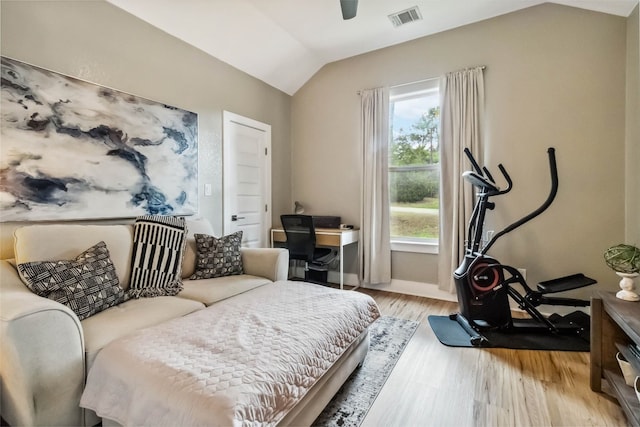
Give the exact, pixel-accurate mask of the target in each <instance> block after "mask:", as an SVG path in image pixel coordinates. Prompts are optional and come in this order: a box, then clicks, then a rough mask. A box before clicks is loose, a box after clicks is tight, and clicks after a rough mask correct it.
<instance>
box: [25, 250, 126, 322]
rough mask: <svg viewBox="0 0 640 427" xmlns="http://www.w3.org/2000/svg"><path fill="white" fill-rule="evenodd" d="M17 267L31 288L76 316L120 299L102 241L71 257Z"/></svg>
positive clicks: (109, 304)
mask: <svg viewBox="0 0 640 427" xmlns="http://www.w3.org/2000/svg"><path fill="white" fill-rule="evenodd" d="M18 269H19V270H20V274H21V275H22V277H23V278H24V279H25V281H26V285H27V287H28V288H29V289H31V291H33V292H34V293H35V294H37V295H40V296H42V297H46V298H49V299H52V300H54V301H57V302H59V303H61V304H64V305H66V306H67V307H69V308H70V309H71V310H73V312H74V313H76V314H77V315H78V318H79V319H80V320H82V319H86V318H87V317H89V316H91V315H93V314H96V313H99V312H101V311H102V310H105V309H107V308H109V307H111V306H114V305H117V304H120V303H121V302H122V301H123V300H124V291H123V290H122V288H121V287H120V284H119V282H118V276H117V275H116V269H115V267H114V266H113V262H111V258H110V257H109V250H108V249H107V245H106V244H105V243H104V242H99V243H98V244H96V245H95V246H93V247H91V248H89V249H87V250H86V251H84V252H83V253H81V254H80V255H78V256H77V257H76V259H74V260H61V261H36V262H26V263H23V264H18Z"/></svg>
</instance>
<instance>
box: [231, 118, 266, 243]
mask: <svg viewBox="0 0 640 427" xmlns="http://www.w3.org/2000/svg"><path fill="white" fill-rule="evenodd" d="M233 124H238V125H241V126H247V127H250V128H253V129H256V130H259V131H262V132H264V133H265V141H264V148H265V150H266V151H265V156H264V157H262V156H261V158H262V159H263V176H262V190H263V193H262V194H263V203H264V204H265V210H264V211H263V212H262V215H263V216H262V220H263V221H262V224H263V229H262V231H261V234H262V237H261V240H262V242H263V243H262V246H263V247H268V246H269V242H270V239H269V232H270V230H271V226H272V222H271V204H272V202H271V125H269V124H266V123H262V122H259V121H257V120H254V119H250V118H248V117H244V116H241V115H239V114H236V113H232V112H230V111H227V110H223V111H222V227H223V230H224V234H225V235H227V234H229V233H230V232H231V220H230V218H231V215H232V214H233V212H230V206H231V189H230V188H231V181H232V180H233V179H232V177H230V176H229V174H230V173H231V170H230V169H231V168H230V167H229V166H228V165H229V163H230V161H231V150H232V147H231V145H230V144H231V141H230V140H229V138H228V137H227V136H228V135H229V134H230V132H231V126H232V125H233Z"/></svg>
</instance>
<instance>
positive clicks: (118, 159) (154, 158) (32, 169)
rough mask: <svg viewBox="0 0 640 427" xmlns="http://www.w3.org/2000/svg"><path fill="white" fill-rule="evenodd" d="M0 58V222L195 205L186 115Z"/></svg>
mask: <svg viewBox="0 0 640 427" xmlns="http://www.w3.org/2000/svg"><path fill="white" fill-rule="evenodd" d="M1 60H2V103H1V114H2V119H1V122H0V125H1V133H0V138H1V140H0V154H1V157H0V220H1V221H3V222H6V221H41V220H74V219H98V218H133V217H136V216H138V215H148V214H160V215H192V214H195V213H196V212H197V210H198V199H197V197H198V191H197V190H198V118H197V115H196V114H195V113H192V112H189V111H186V110H183V109H180V108H176V107H171V106H169V105H165V104H162V103H158V102H154V101H150V100H148V99H144V98H141V97H138V96H134V95H130V94H127V93H123V92H119V91H117V90H114V89H110V88H107V87H103V86H99V85H96V84H93V83H89V82H86V81H83V80H79V79H76V78H73V77H69V76H65V75H62V74H58V73H55V72H52V71H49V70H45V69H42V68H39V67H35V66H32V65H29V64H25V63H23V62H20V61H16V60H14V59H10V58H6V57H2V58H1Z"/></svg>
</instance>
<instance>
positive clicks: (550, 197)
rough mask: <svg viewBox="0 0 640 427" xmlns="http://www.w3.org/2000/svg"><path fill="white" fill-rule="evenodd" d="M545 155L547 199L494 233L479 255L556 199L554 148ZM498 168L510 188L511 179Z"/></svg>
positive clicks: (556, 184)
mask: <svg viewBox="0 0 640 427" xmlns="http://www.w3.org/2000/svg"><path fill="white" fill-rule="evenodd" d="M547 155H548V157H549V174H550V176H551V190H550V192H549V195H548V196H547V199H546V200H545V201H544V203H543V204H542V205H541V206H540V207H539V208H538V209H536V210H535V211H533V212H531V213H530V214H529V215H527V216H525V217H523V218H521V219H519V220H518V221H516V222H514V223H513V224H511V225H509V226H507V227H506V228H505V229H504V230H502V231H500V232H499V233H496V234H495V235H494V236H493V238H492V239H491V240H489V242H487V244H486V245H485V246H484V248H482V251H481V255H485V254H486V253H487V252H488V251H489V248H491V246H493V244H494V243H495V242H496V241H497V240H498V239H499V238H500V237H502V236H503V235H505V234H507V233H509V232H511V231H513V230H515V229H516V228H518V227H520V226H521V225H524V224H525V223H527V222H529V221H531V220H532V219H533V218H535V217H537V216H538V215H540V214H541V213H542V212H544V211H546V210H547V208H548V207H549V206H550V205H551V203H552V202H553V200H554V199H555V198H556V194H557V193H558V168H557V165H556V150H555V148H553V147H549V149H547ZM498 168H500V172H502V174H503V175H504V176H505V179H506V180H507V182H508V183H509V188H510V187H511V178H510V177H509V175H508V174H507V173H506V170H504V168H503V167H502V165H498ZM507 190H508V189H507ZM505 192H506V191H505ZM501 193H502V192H501Z"/></svg>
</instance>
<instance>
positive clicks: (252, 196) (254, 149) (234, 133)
mask: <svg viewBox="0 0 640 427" xmlns="http://www.w3.org/2000/svg"><path fill="white" fill-rule="evenodd" d="M222 119H223V136H222V138H223V147H222V149H223V162H224V163H223V203H224V206H223V214H224V219H223V226H224V234H225V235H226V234H230V233H234V232H236V231H238V230H242V246H244V247H250V248H262V247H268V246H269V239H268V235H269V230H270V229H271V126H270V125H268V124H265V123H261V122H258V121H256V120H252V119H249V118H246V117H242V116H239V115H237V114H234V113H230V112H229V111H224V112H223V114H222Z"/></svg>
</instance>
